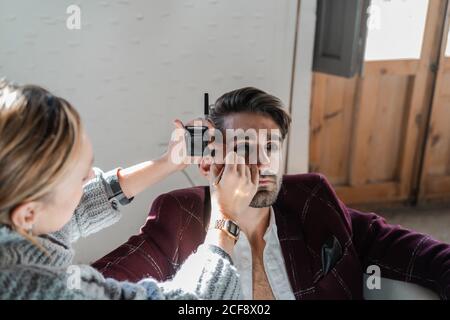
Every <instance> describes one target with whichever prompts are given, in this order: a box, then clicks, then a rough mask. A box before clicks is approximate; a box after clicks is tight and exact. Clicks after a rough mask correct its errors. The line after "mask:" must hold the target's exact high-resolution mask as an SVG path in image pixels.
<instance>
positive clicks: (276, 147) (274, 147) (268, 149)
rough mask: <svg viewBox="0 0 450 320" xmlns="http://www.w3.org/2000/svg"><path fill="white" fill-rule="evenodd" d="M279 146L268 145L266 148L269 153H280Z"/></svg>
mask: <svg viewBox="0 0 450 320" xmlns="http://www.w3.org/2000/svg"><path fill="white" fill-rule="evenodd" d="M278 149H279V148H278V145H277V144H275V143H268V144H267V146H266V150H267V153H269V154H270V152H272V151H278Z"/></svg>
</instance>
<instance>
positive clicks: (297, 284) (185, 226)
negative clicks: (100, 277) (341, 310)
mask: <svg viewBox="0 0 450 320" xmlns="http://www.w3.org/2000/svg"><path fill="white" fill-rule="evenodd" d="M273 209H274V213H275V220H276V224H277V229H278V237H279V239H280V243H281V250H282V253H283V256H284V261H285V263H286V269H287V273H288V276H289V281H290V284H291V286H292V289H293V291H294V295H295V297H296V298H297V299H363V273H364V272H365V271H366V269H367V267H368V266H369V265H377V266H379V267H380V270H381V277H383V278H391V279H396V280H401V281H407V282H413V283H416V284H419V285H422V286H425V287H428V288H430V289H432V290H433V291H435V292H436V293H438V294H439V295H440V297H441V298H442V299H447V298H449V297H450V245H448V244H444V243H442V242H439V241H436V240H434V239H432V238H431V237H430V236H427V235H424V234H420V233H417V232H413V231H409V230H406V229H403V228H401V227H400V226H393V225H389V224H387V223H386V222H385V220H384V219H383V218H381V217H380V216H378V215H376V214H374V213H363V212H360V211H357V210H354V209H351V208H348V207H346V206H345V205H344V204H343V203H342V202H341V201H340V200H339V199H338V198H337V196H336V194H335V192H334V190H333V189H332V188H331V186H330V184H329V183H328V182H327V180H326V179H325V177H324V176H322V175H320V174H299V175H287V176H284V177H283V183H282V187H281V190H280V193H279V196H278V199H277V201H276V202H275V203H274V205H273ZM209 215H210V202H209V189H208V187H194V188H188V189H181V190H175V191H172V192H169V193H166V194H163V195H161V196H159V197H158V198H157V199H156V200H155V201H154V203H153V205H152V208H151V210H150V214H149V216H148V219H147V221H146V223H145V225H144V226H143V227H142V228H141V232H140V233H139V234H138V235H135V236H132V237H131V238H130V239H129V240H128V241H127V242H126V243H124V244H123V245H121V246H120V247H118V248H117V249H115V250H114V251H112V252H111V253H109V254H108V255H106V256H105V257H103V258H101V259H100V260H98V261H97V262H95V263H94V264H93V266H94V267H96V268H97V269H98V270H100V272H102V273H103V274H104V276H106V277H112V278H115V279H118V280H129V281H138V280H140V279H142V278H144V277H153V278H155V279H157V280H160V281H163V280H167V279H170V278H171V277H172V276H173V275H174V274H175V273H176V271H177V269H178V267H179V266H180V264H182V263H183V261H185V260H186V258H187V257H188V256H189V255H190V254H191V253H192V252H193V251H194V250H196V248H197V247H198V246H199V245H200V244H201V243H202V242H203V240H204V238H205V234H206V231H205V226H206V223H207V222H208V221H209Z"/></svg>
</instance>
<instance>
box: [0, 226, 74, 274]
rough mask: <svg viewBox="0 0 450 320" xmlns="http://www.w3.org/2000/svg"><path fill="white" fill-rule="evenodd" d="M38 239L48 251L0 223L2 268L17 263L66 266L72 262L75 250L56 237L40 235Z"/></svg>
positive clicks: (0, 260)
mask: <svg viewBox="0 0 450 320" xmlns="http://www.w3.org/2000/svg"><path fill="white" fill-rule="evenodd" d="M37 241H39V242H40V244H41V245H42V246H43V247H44V248H45V250H46V251H47V252H44V251H43V250H41V249H39V248H38V247H37V246H36V245H34V244H33V243H31V242H30V241H29V240H27V239H25V238H24V237H23V236H22V235H20V234H19V233H17V232H16V231H14V230H12V229H11V228H10V227H9V226H7V225H4V224H0V268H11V267H14V266H17V265H37V266H43V267H62V268H66V267H68V266H69V265H70V264H71V263H72V260H73V256H74V252H73V250H72V249H71V248H69V247H67V246H65V245H64V244H63V243H61V242H59V241H58V240H57V239H56V238H55V237H53V236H51V235H45V236H39V237H37Z"/></svg>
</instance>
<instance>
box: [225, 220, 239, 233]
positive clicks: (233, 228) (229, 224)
mask: <svg viewBox="0 0 450 320" xmlns="http://www.w3.org/2000/svg"><path fill="white" fill-rule="evenodd" d="M227 230H228V232H229V233H231V234H232V235H233V236H238V235H239V231H240V230H239V227H238V226H237V225H236V224H235V223H233V222H232V221H227Z"/></svg>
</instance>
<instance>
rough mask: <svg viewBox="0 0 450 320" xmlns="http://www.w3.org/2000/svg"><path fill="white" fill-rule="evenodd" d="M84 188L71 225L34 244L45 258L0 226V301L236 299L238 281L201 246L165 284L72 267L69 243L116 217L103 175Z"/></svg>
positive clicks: (220, 257) (222, 257) (216, 254)
mask: <svg viewBox="0 0 450 320" xmlns="http://www.w3.org/2000/svg"><path fill="white" fill-rule="evenodd" d="M95 172H96V177H95V179H94V180H92V181H91V182H90V183H89V184H88V185H87V186H86V187H85V190H84V195H83V198H82V200H81V202H80V205H79V206H78V208H77V209H76V211H75V213H74V216H73V218H72V219H71V221H70V222H69V223H68V224H67V225H66V226H65V227H64V228H63V229H62V230H60V231H59V232H57V233H55V234H50V235H45V236H40V237H39V238H38V240H39V241H40V243H41V244H42V246H43V247H44V248H45V249H46V251H47V252H48V255H46V254H45V253H44V252H42V251H41V250H40V249H38V248H37V247H36V246H35V245H33V244H32V243H30V242H29V241H28V240H26V239H24V238H23V237H22V236H21V235H19V234H18V233H17V232H15V231H13V230H11V229H10V228H9V227H8V226H6V225H1V224H0V299H160V300H163V299H236V298H240V297H241V289H240V282H239V277H238V275H237V274H236V269H235V268H234V267H233V265H232V262H231V259H230V257H229V256H228V255H227V254H226V253H225V252H224V251H223V250H222V249H220V248H218V247H215V246H207V245H202V246H200V248H199V249H198V250H197V252H196V253H194V254H193V255H191V257H189V258H188V259H187V261H186V262H185V263H184V265H183V266H181V268H180V270H179V272H178V273H177V275H176V276H175V277H174V278H173V279H172V280H170V281H168V282H164V283H158V282H156V281H155V280H153V279H143V280H141V281H140V282H138V283H130V282H119V281H116V280H114V279H105V278H104V277H103V276H102V275H101V274H100V273H99V272H98V271H97V270H95V269H94V268H92V267H90V266H88V265H72V260H73V256H74V252H73V250H72V248H71V245H70V244H71V242H74V241H75V240H77V239H78V238H79V237H85V236H88V235H89V234H92V233H94V232H97V231H99V230H100V229H102V228H105V227H107V226H110V225H111V224H113V223H115V222H116V221H118V220H119V218H120V213H119V211H118V209H117V208H118V206H117V203H116V202H114V200H110V196H109V194H108V193H109V188H108V184H107V182H106V180H105V174H104V173H103V172H101V171H100V170H98V169H96V170H95Z"/></svg>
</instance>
